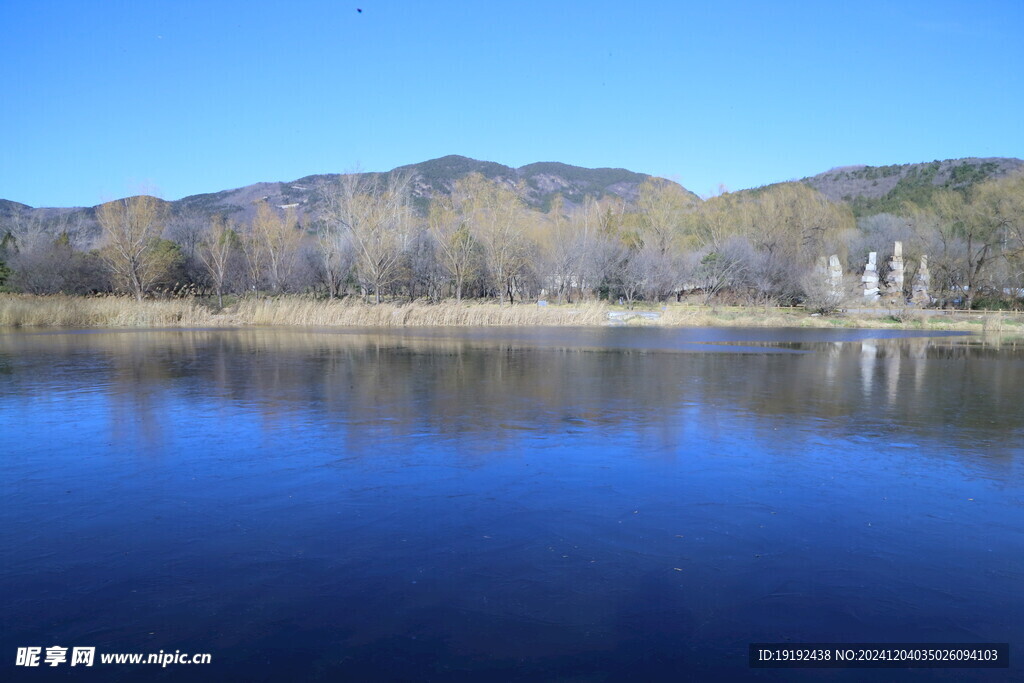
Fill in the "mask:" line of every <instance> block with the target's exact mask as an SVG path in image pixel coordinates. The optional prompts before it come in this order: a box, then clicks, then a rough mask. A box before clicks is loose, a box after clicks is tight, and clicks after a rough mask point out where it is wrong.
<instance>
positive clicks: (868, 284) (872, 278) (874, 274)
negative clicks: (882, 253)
mask: <svg viewBox="0 0 1024 683" xmlns="http://www.w3.org/2000/svg"><path fill="white" fill-rule="evenodd" d="M877 260H878V252H877V251H873V252H871V253H870V254H868V264H867V265H866V266H864V276H863V277H862V278H861V282H863V283H864V298H865V299H866V300H867V301H869V302H871V303H874V302H876V301H878V299H879V298H880V297H881V295H880V294H879V290H878V263H877Z"/></svg>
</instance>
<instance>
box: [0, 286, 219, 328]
mask: <svg viewBox="0 0 1024 683" xmlns="http://www.w3.org/2000/svg"><path fill="white" fill-rule="evenodd" d="M210 317H211V316H210V314H209V311H208V310H206V309H205V308H203V307H202V306H200V305H198V304H196V302H195V301H194V300H190V299H170V300H166V301H142V302H139V301H136V300H135V299H129V298H124V297H114V296H107V297H75V296H63V295H56V296H33V295H31V294H2V295H0V327H73V328H79V327H197V326H202V325H208V324H210Z"/></svg>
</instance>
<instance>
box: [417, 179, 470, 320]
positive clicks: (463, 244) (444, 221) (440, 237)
mask: <svg viewBox="0 0 1024 683" xmlns="http://www.w3.org/2000/svg"><path fill="white" fill-rule="evenodd" d="M472 190H473V187H472V183H467V182H466V181H465V180H464V179H463V180H459V181H456V183H455V187H454V189H453V190H452V193H451V195H449V196H443V195H442V196H439V197H435V198H434V199H433V200H432V201H431V203H430V213H429V215H428V217H427V225H428V226H429V229H430V234H431V235H433V237H434V243H435V244H436V245H437V251H438V255H439V256H440V261H441V265H442V267H443V268H444V270H445V272H447V273H448V275H449V276H450V277H451V279H452V284H453V285H454V287H455V299H456V300H457V301H462V294H463V290H464V288H465V285H466V282H467V281H469V280H472V279H473V278H474V277H475V276H476V275H477V273H478V272H479V271H480V245H479V244H478V243H477V241H476V240H475V239H473V235H472V233H471V231H470V223H471V221H472V218H473V210H474V204H473V197H472V195H471V192H472Z"/></svg>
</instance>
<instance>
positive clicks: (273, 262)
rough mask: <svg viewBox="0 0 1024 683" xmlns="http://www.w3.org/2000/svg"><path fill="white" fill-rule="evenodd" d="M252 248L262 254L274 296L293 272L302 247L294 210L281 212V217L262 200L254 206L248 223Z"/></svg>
mask: <svg viewBox="0 0 1024 683" xmlns="http://www.w3.org/2000/svg"><path fill="white" fill-rule="evenodd" d="M252 238H253V240H254V241H255V242H257V244H256V245H254V248H255V249H257V250H258V251H259V252H261V254H262V260H263V261H264V263H265V265H266V271H267V279H268V280H269V284H270V289H271V290H272V291H273V292H274V293H278V292H280V291H282V290H283V289H284V288H285V287H286V286H287V284H288V282H289V280H290V276H291V275H292V272H293V271H294V269H295V265H296V260H297V258H298V254H299V247H300V246H301V244H302V231H301V230H300V229H299V225H298V219H297V217H296V215H295V211H294V209H291V208H289V209H285V212H284V215H281V214H279V213H278V212H277V211H275V210H274V209H273V208H272V207H271V206H270V204H268V203H267V201H266V200H263V201H261V202H260V203H259V204H258V205H257V206H256V217H255V218H254V219H253V222H252Z"/></svg>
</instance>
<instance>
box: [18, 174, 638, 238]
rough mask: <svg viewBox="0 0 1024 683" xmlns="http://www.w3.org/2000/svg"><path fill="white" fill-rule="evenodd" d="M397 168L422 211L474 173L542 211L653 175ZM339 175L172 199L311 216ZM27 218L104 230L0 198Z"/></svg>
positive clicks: (84, 232)
mask: <svg viewBox="0 0 1024 683" xmlns="http://www.w3.org/2000/svg"><path fill="white" fill-rule="evenodd" d="M392 172H399V173H407V174H409V175H410V176H411V179H412V195H413V204H414V206H415V207H416V208H417V209H418V210H420V211H421V212H423V211H425V209H426V207H427V204H428V202H429V200H430V198H431V197H434V196H437V195H439V194H446V193H449V192H451V189H452V186H453V185H454V184H455V181H457V180H459V179H460V178H464V177H465V176H467V175H469V174H470V173H481V174H483V175H484V176H485V177H487V178H489V179H491V180H496V181H499V182H501V183H504V184H506V185H508V186H509V187H512V188H515V189H517V191H518V192H519V194H520V196H521V197H522V198H523V201H525V202H526V204H527V205H529V206H531V207H532V208H535V209H541V210H546V209H547V208H548V207H549V206H550V204H551V200H552V199H553V198H554V197H555V195H557V194H561V195H562V196H563V197H564V199H565V200H566V202H567V203H568V204H570V205H573V204H579V203H581V202H582V201H583V198H584V197H585V196H587V195H592V196H594V197H598V198H600V197H603V196H608V195H611V196H615V197H620V198H622V199H625V200H627V201H633V200H635V199H636V197H637V194H638V190H639V187H640V184H641V183H643V182H644V181H645V180H647V179H648V178H650V177H651V176H648V175H646V174H643V173H634V172H633V171H628V170H626V169H623V168H583V167H580V166H570V165H568V164H562V163H557V162H540V163H534V164H529V165H526V166H522V167H520V168H512V167H510V166H504V165H502V164H498V163H494V162H491V161H479V160H477V159H470V158H468V157H463V156H457V155H451V156H446V157H441V158H440V159H431V160H429V161H424V162H421V163H418V164H409V165H407V166H399V167H398V168H396V169H393V171H392ZM339 175H340V174H336V173H335V174H322V175H310V176H306V177H304V178H299V179H298V180H293V181H290V182H267V183H255V184H253V185H246V186H245V187H239V188H235V189H232V190H222V191H220V192H210V193H206V194H197V195H191V196H189V197H184V198H182V199H179V200H177V201H173V202H167V204H168V206H169V213H170V218H171V219H172V220H173V219H175V218H177V217H192V216H199V217H206V216H211V215H213V214H217V213H220V214H224V215H229V216H231V217H233V218H235V219H237V220H241V221H245V220H248V219H250V218H251V217H252V216H253V215H254V214H255V205H256V202H258V201H259V200H261V199H266V200H267V201H268V202H270V203H271V204H272V205H275V206H279V207H293V208H295V209H297V210H298V212H299V213H300V214H302V215H310V214H315V213H316V210H317V208H318V207H317V204H318V202H319V198H318V196H317V188H318V186H320V185H321V184H323V183H325V182H331V181H334V180H337V178H338V177H339ZM367 175H374V176H381V175H384V174H382V173H369V174H367ZM26 221H43V222H45V223H47V224H51V226H50V227H51V228H52V229H54V230H55V231H56V232H60V231H64V230H66V231H67V232H69V234H71V235H72V237H75V238H76V241H78V242H80V243H82V242H86V243H87V242H89V241H91V240H92V239H93V238H95V237H96V236H98V234H99V226H98V224H97V223H96V207H74V208H33V207H30V206H27V205H25V204H19V203H17V202H13V201H8V200H2V199H0V225H5V224H10V223H12V222H26Z"/></svg>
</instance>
